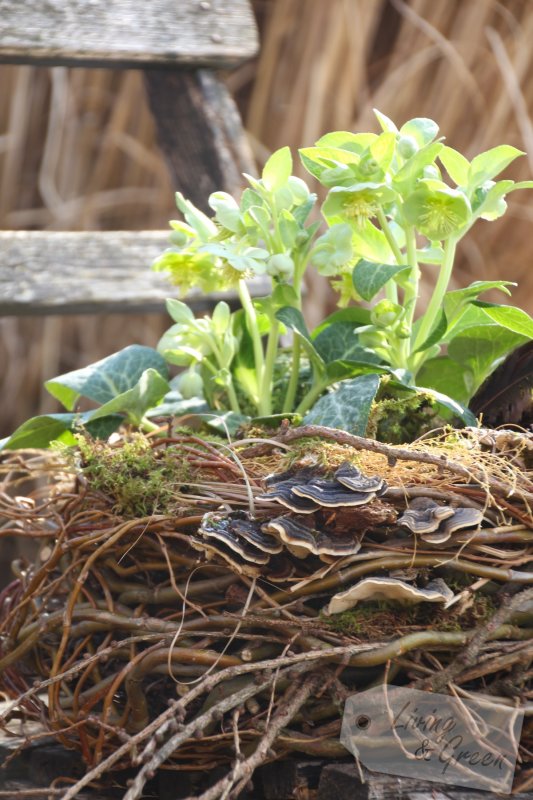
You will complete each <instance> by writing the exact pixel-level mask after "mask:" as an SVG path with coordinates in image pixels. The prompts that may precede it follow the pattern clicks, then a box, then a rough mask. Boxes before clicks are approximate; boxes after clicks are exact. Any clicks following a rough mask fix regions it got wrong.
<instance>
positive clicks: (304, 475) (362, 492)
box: [260, 462, 386, 514]
mask: <svg viewBox="0 0 533 800" xmlns="http://www.w3.org/2000/svg"><path fill="white" fill-rule="evenodd" d="M286 475H287V473H282V476H281V475H280V476H276V475H271V476H269V477H268V478H267V480H266V486H267V489H268V492H267V493H266V494H264V495H262V496H261V498H260V499H262V500H277V501H278V502H279V503H281V504H282V505H284V506H285V507H286V508H289V509H290V510H291V511H295V512H296V513H297V514H301V513H304V514H308V513H312V512H313V511H316V510H318V508H351V507H356V506H362V505H365V504H367V503H370V502H371V501H372V500H374V499H375V498H376V497H377V496H378V494H382V493H383V491H384V490H385V488H386V484H385V481H384V480H383V479H382V478H379V477H378V476H376V477H370V478H369V477H367V476H366V475H363V474H362V473H361V472H360V470H358V469H357V467H354V466H353V465H351V464H349V463H348V462H346V463H344V464H342V465H341V466H340V467H339V468H338V469H337V471H336V472H335V475H334V477H333V479H332V480H325V479H324V478H320V477H316V475H315V474H314V473H313V472H310V471H309V470H304V471H301V472H299V473H296V474H295V475H293V476H292V477H289V478H286ZM278 477H283V479H282V480H278V479H277V478H278Z"/></svg>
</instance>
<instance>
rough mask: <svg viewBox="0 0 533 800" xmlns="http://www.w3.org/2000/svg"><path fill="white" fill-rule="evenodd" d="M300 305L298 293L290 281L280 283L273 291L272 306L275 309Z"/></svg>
mask: <svg viewBox="0 0 533 800" xmlns="http://www.w3.org/2000/svg"><path fill="white" fill-rule="evenodd" d="M296 305H298V293H297V292H296V289H294V287H293V286H290V285H289V284H288V283H278V284H277V286H276V287H275V288H274V291H273V292H272V306H273V308H275V309H279V308H283V307H284V306H296Z"/></svg>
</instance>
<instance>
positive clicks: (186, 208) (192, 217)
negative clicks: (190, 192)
mask: <svg viewBox="0 0 533 800" xmlns="http://www.w3.org/2000/svg"><path fill="white" fill-rule="evenodd" d="M175 197H176V205H177V207H178V208H179V210H180V211H181V213H182V214H183V216H184V217H185V219H186V220H187V222H188V223H189V225H190V226H191V228H193V229H194V230H195V231H196V233H197V234H198V236H199V238H200V239H201V241H202V242H207V241H208V240H209V239H210V238H211V237H212V236H216V234H217V226H216V225H215V223H214V222H213V221H212V220H210V219H209V217H208V216H207V215H206V214H204V213H203V211H200V209H199V208H196V206H195V205H194V204H193V203H191V201H190V200H186V199H185V197H184V196H183V195H182V193H181V192H176V195H175Z"/></svg>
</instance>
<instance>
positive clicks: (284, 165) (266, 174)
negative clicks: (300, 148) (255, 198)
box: [261, 147, 292, 192]
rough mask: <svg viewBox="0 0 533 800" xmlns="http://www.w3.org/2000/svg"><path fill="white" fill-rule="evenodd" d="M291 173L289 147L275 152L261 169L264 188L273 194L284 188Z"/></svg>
mask: <svg viewBox="0 0 533 800" xmlns="http://www.w3.org/2000/svg"><path fill="white" fill-rule="evenodd" d="M291 172H292V156H291V149H290V147H282V148H280V149H279V150H276V151H275V152H274V153H272V155H271V156H270V158H269V159H268V161H267V162H266V164H265V166H264V167H263V173H262V176H261V177H262V179H263V183H264V185H265V187H266V188H267V189H268V190H269V191H270V192H274V191H276V189H280V188H281V187H282V186H284V185H285V184H286V183H287V181H288V180H289V178H290V175H291Z"/></svg>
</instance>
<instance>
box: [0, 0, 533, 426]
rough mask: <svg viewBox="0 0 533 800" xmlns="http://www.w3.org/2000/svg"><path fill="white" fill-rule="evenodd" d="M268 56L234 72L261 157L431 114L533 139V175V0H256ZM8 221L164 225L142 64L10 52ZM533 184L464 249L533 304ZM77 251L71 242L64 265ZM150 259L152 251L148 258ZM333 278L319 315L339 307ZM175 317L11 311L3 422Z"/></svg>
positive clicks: (527, 171)
mask: <svg viewBox="0 0 533 800" xmlns="http://www.w3.org/2000/svg"><path fill="white" fill-rule="evenodd" d="M254 7H255V10H256V14H257V18H258V22H259V25H260V30H261V41H262V50H261V53H260V55H259V57H258V58H257V59H256V60H254V61H252V62H249V63H247V64H245V65H243V66H241V67H239V68H238V69H237V70H235V71H234V72H232V73H230V74H227V75H225V76H224V77H225V80H226V81H227V84H228V86H229V88H230V90H231V91H232V93H233V95H234V97H235V98H236V100H237V102H238V104H239V107H240V109H241V113H242V116H243V119H244V123H245V126H246V129H247V131H248V133H249V137H250V142H251V145H252V148H253V151H254V153H255V156H256V159H257V163H258V167H259V168H260V166H261V163H262V162H263V161H264V160H265V158H266V157H267V156H268V154H269V153H270V152H271V151H272V150H273V149H275V148H277V147H280V146H282V145H285V144H289V145H291V147H292V148H293V149H294V150H296V148H297V147H299V146H303V145H310V144H312V143H313V142H314V141H315V140H316V139H317V138H318V137H319V136H320V135H322V134H323V133H325V132H327V131H329V130H341V129H348V130H362V129H372V130H375V129H376V125H375V122H374V120H373V115H372V107H374V106H375V107H377V108H379V109H380V110H382V111H383V112H384V113H386V114H387V115H388V116H390V117H392V118H393V119H394V120H395V121H397V122H403V121H404V120H405V119H408V118H409V117H412V116H430V117H432V118H433V119H435V120H437V121H438V123H439V124H440V126H441V132H442V134H443V135H445V136H446V138H447V141H448V143H449V144H451V145H452V146H453V147H456V148H457V149H459V150H461V151H462V152H464V153H465V155H467V156H469V157H472V156H473V155H475V153H477V152H479V151H480V150H484V149H487V148H489V147H492V146H494V145H497V144H501V143H503V142H505V143H508V144H513V145H515V146H517V147H520V148H521V149H523V150H525V151H527V152H528V153H529V156H528V157H527V158H522V159H521V160H520V162H519V163H518V164H517V165H513V167H512V168H511V169H510V170H509V177H512V178H516V179H528V178H531V177H533V122H532V119H533V81H531V80H530V79H529V76H530V75H531V74H532V70H533V49H532V48H531V46H530V43H531V41H533V2H532V1H531V0H501V2H497V0H411V1H410V2H409V3H407V2H404V1H403V0H254ZM0 87H1V97H0V228H2V229H15V228H22V229H37V228H44V229H48V230H103V229H140V228H164V227H165V226H166V223H167V220H168V219H169V218H170V217H171V216H173V215H174V211H173V187H172V186H171V184H170V181H169V178H168V175H167V170H166V166H165V163H164V159H163V157H162V155H161V153H160V151H159V149H158V145H157V135H156V128H155V124H154V120H153V118H152V116H151V113H150V110H149V108H148V104H147V100H146V96H145V91H144V85H143V80H142V75H141V74H140V73H139V72H136V71H126V72H115V71H107V70H88V69H77V70H69V69H66V68H54V69H48V68H44V67H39V68H37V67H27V66H6V65H2V66H0ZM532 223H533V198H532V196H531V194H530V193H526V192H524V193H520V195H519V196H518V195H515V197H514V198H513V199H512V200H511V202H510V210H509V212H508V213H507V215H506V217H504V218H503V219H502V220H499V221H498V222H496V223H494V224H493V225H489V224H488V223H480V224H479V226H478V228H477V229H474V231H472V233H471V234H469V236H468V239H467V242H465V243H464V246H463V247H462V250H461V256H460V262H459V269H458V271H457V273H456V276H455V281H456V283H457V285H463V284H465V283H467V282H470V281H471V280H475V279H481V278H487V279H488V278H494V277H500V278H505V279H508V280H516V281H517V282H518V283H519V288H518V289H517V290H515V292H514V302H515V303H516V304H518V305H521V306H522V307H524V308H526V309H527V310H528V311H529V312H530V313H531V312H533V272H532V270H531V262H532V260H533V239H532V235H531V232H532ZM60 268H61V254H60V253H58V269H60ZM148 268H149V265H147V269H148ZM328 303H331V299H328V297H327V293H325V292H324V291H323V287H322V285H321V284H320V283H319V282H318V280H317V279H313V280H312V281H311V285H310V287H309V292H308V305H309V315H310V318H311V320H312V321H313V320H315V321H316V319H317V318H319V317H320V316H321V315H322V314H323V312H324V311H325V310H326V306H327V304H328ZM166 325H167V321H166V319H165V318H163V317H159V316H157V315H156V316H154V315H152V316H142V317H132V316H130V315H125V316H120V315H109V316H107V317H106V318H105V319H101V318H94V317H89V316H79V317H62V318H59V317H48V318H44V319H39V318H34V319H32V318H28V319H9V318H7V319H2V320H0V366H1V369H0V389H1V397H2V413H1V415H0V436H1V435H5V434H7V433H8V432H9V431H11V430H12V429H13V428H14V427H15V426H16V425H18V424H20V422H22V421H23V420H24V419H26V418H27V417H28V416H31V415H33V414H35V413H39V412H43V411H51V410H57V409H56V407H55V404H54V402H53V401H51V400H50V399H49V398H47V395H46V393H45V392H43V390H42V389H41V385H42V381H43V380H44V379H46V378H48V377H52V376H53V375H55V374H58V373H59V372H62V371H65V370H68V369H73V368H76V367H80V366H83V365H85V364H87V363H89V362H90V361H93V360H96V359H97V358H101V357H103V356H105V355H107V354H109V353H111V352H113V351H114V350H117V349H119V348H121V347H124V346H126V345H127V344H130V343H132V342H134V341H136V342H141V343H145V344H149V345H154V344H155V343H156V342H157V339H158V337H159V336H160V334H161V333H162V331H163V330H164V329H165V327H166Z"/></svg>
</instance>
